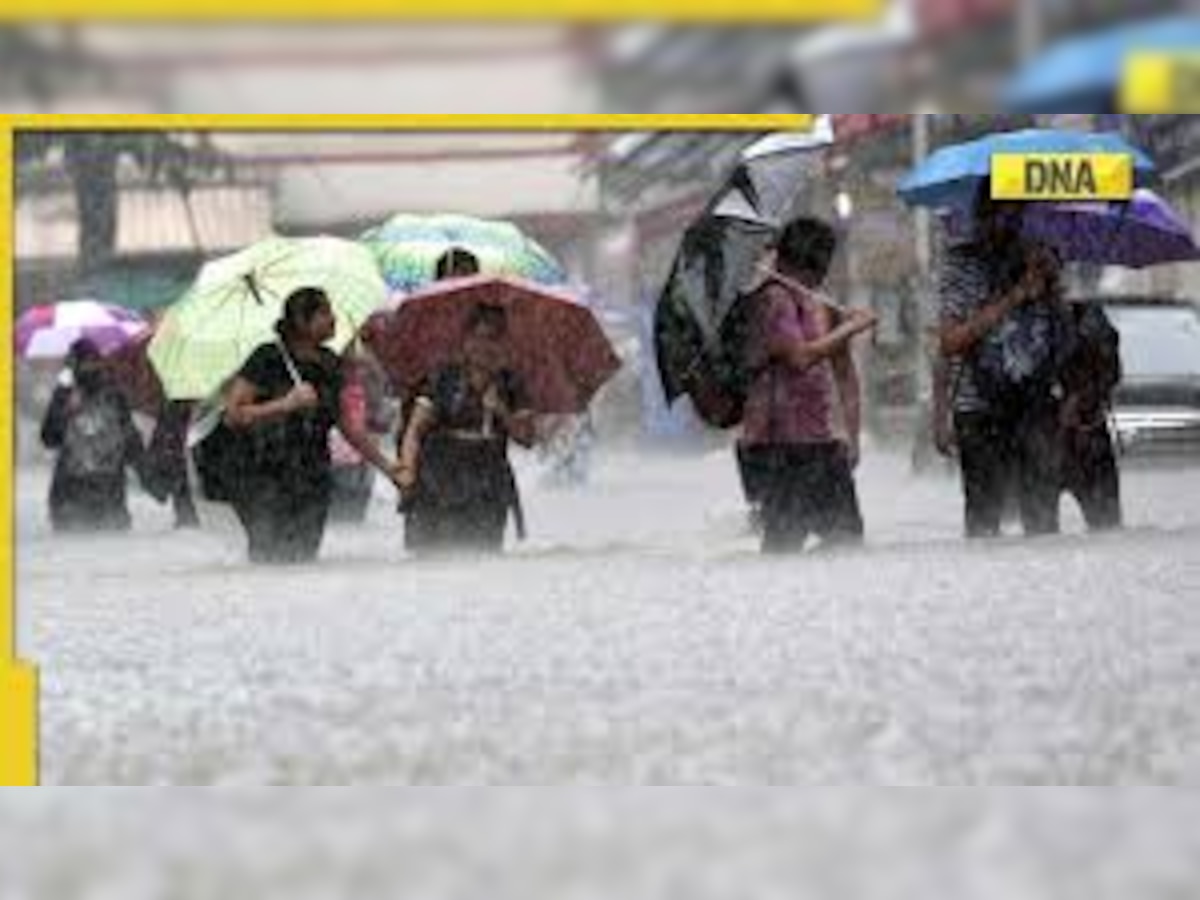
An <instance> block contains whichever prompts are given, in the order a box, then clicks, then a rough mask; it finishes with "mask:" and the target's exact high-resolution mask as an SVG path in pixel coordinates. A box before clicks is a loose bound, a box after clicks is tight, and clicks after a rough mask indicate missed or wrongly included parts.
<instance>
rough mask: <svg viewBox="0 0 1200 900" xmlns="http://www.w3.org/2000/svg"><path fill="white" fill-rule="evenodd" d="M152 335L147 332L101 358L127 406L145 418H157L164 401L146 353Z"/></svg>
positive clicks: (164, 398)
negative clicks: (145, 416)
mask: <svg viewBox="0 0 1200 900" xmlns="http://www.w3.org/2000/svg"><path fill="white" fill-rule="evenodd" d="M153 337H154V331H153V330H152V329H147V330H146V331H145V332H144V333H143V334H141V335H139V336H138V337H137V338H135V339H134V340H132V341H130V342H129V343H127V344H126V345H125V346H123V347H121V348H120V349H119V350H117V351H116V352H115V353H111V354H109V355H108V356H107V357H105V360H104V364H105V366H106V368H107V370H108V373H109V376H110V377H111V378H112V380H113V382H114V383H115V384H116V386H117V387H118V388H119V389H120V391H121V392H122V393H123V394H124V395H125V398H126V399H127V400H128V401H129V405H130V406H132V407H133V408H134V409H135V410H136V411H138V412H140V413H144V414H146V415H147V416H151V417H153V418H158V415H159V413H160V412H161V411H162V406H163V403H165V402H166V397H165V395H164V394H163V386H162V382H161V381H159V380H158V374H157V373H156V372H155V371H154V366H152V365H151V364H150V358H149V356H147V354H146V351H147V349H148V348H149V346H150V340H151V338H153Z"/></svg>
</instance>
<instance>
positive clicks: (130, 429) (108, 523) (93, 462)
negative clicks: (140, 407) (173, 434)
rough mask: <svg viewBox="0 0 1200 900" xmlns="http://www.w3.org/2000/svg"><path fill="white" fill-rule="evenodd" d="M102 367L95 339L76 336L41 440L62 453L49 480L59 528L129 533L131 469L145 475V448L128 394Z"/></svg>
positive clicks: (54, 523)
mask: <svg viewBox="0 0 1200 900" xmlns="http://www.w3.org/2000/svg"><path fill="white" fill-rule="evenodd" d="M102 366H103V361H102V358H101V356H100V351H99V349H98V348H97V347H96V345H95V344H93V343H92V342H91V341H89V340H87V339H80V340H78V341H76V342H75V343H74V344H73V345H72V346H71V350H70V352H69V354H68V356H67V367H66V368H65V369H64V370H63V372H62V374H61V375H60V376H59V381H58V386H57V387H56V388H55V391H54V395H53V397H51V399H50V406H49V408H48V409H47V410H46V416H45V419H44V420H43V421H42V435H41V437H42V444H43V445H44V446H45V447H46V448H47V449H50V450H56V451H58V459H57V460H56V461H55V465H54V477H53V480H52V481H51V484H50V523H51V526H52V527H53V528H54V530H55V531H60V532H61V531H128V530H129V528H130V527H131V525H132V519H131V517H130V515H129V505H128V491H127V486H126V477H125V470H126V468H127V467H132V468H134V469H135V470H136V471H137V473H138V475H139V476H143V478H144V470H143V465H144V462H145V448H144V445H143V444H142V438H141V435H140V434H139V433H138V430H137V427H136V426H135V425H134V423H133V415H132V413H131V412H130V409H129V404H128V402H127V401H126V399H125V396H124V395H123V394H122V393H121V392H120V391H119V390H118V389H117V388H116V387H115V386H114V385H113V384H112V383H111V382H110V381H109V380H108V379H107V378H106V377H105V374H104V370H103V368H102Z"/></svg>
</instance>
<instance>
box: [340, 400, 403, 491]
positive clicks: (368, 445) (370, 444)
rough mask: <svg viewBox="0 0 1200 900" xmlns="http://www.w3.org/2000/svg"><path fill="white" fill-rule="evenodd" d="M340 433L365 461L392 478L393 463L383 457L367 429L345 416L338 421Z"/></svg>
mask: <svg viewBox="0 0 1200 900" xmlns="http://www.w3.org/2000/svg"><path fill="white" fill-rule="evenodd" d="M338 431H340V432H341V433H342V437H344V438H345V439H346V443H348V444H349V445H350V446H351V447H353V448H354V449H355V450H356V451H358V453H359V454H360V455H361V456H362V457H363V459H365V460H366V461H367V462H369V463H370V464H371V465H372V466H374V467H375V468H376V469H378V470H379V471H380V472H382V473H383V474H384V475H387V476H388V477H391V475H392V471H393V465H392V461H391V460H389V459H388V458H387V457H386V456H384V455H383V452H382V451H381V450H380V449H379V447H378V446H377V445H376V443H375V441H374V440H372V439H371V436H370V435H369V434H368V433H367V430H366V428H364V427H363V426H362V425H361V424H359V423H357V422H353V421H350V420H349V417H347V416H345V415H343V416H342V417H341V419H340V420H339V421H338Z"/></svg>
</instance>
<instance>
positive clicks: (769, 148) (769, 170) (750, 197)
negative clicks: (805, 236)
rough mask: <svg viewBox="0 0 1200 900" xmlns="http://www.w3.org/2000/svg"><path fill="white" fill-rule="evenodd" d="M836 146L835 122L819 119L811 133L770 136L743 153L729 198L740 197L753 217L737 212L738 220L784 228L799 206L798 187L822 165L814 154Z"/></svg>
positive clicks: (731, 181)
mask: <svg viewBox="0 0 1200 900" xmlns="http://www.w3.org/2000/svg"><path fill="white" fill-rule="evenodd" d="M832 144H833V125H832V119H831V117H830V116H819V117H818V119H817V122H816V124H815V126H814V127H813V130H812V131H810V132H786V131H785V132H779V133H777V134H769V135H767V136H766V137H764V138H762V139H761V140H758V141H756V142H755V143H753V144H751V145H750V146H749V147H747V148H746V149H745V150H743V151H742V154H741V160H740V163H739V165H738V167H737V169H736V170H735V171H734V173H733V176H732V178H731V179H730V181H729V184H728V185H727V191H726V193H727V198H726V199H731V198H730V197H729V196H728V195H740V196H741V197H743V198H745V200H746V201H747V202H748V203H749V204H750V206H751V207H752V208H753V214H752V215H749V216H747V215H745V214H743V213H737V214H736V215H737V217H738V218H743V219H752V220H754V221H758V222H766V223H768V224H770V225H774V226H779V225H782V224H783V223H784V221H785V220H786V219H787V218H788V215H789V214H790V212H791V211H792V209H793V207H794V206H795V203H796V199H797V197H796V186H797V185H798V184H801V183H803V181H804V180H805V179H806V178H811V177H813V175H814V174H815V173H816V171H817V167H818V166H819V165H820V164H821V157H820V156H819V155H818V154H816V153H814V152H813V151H815V150H820V149H821V148H823V147H828V146H831V145H832Z"/></svg>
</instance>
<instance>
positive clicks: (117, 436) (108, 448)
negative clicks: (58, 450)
mask: <svg viewBox="0 0 1200 900" xmlns="http://www.w3.org/2000/svg"><path fill="white" fill-rule="evenodd" d="M128 425H129V422H128V416H127V412H126V410H125V407H124V406H123V404H122V403H121V401H120V399H119V398H117V397H115V396H113V395H111V394H107V395H105V394H102V395H99V396H95V397H88V398H85V399H84V401H83V406H82V407H81V408H80V409H79V410H78V411H77V412H75V413H74V414H73V415H71V416H70V418H69V419H68V421H67V426H66V431H65V434H64V436H63V449H62V465H63V468H64V470H65V471H66V473H67V474H68V475H70V476H72V477H74V478H95V477H104V476H114V475H119V474H121V473H122V472H123V471H124V470H125V464H126V462H127V461H128V459H129V430H128V428H127V426H128Z"/></svg>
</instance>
